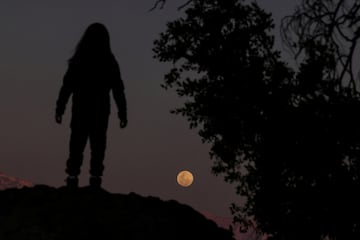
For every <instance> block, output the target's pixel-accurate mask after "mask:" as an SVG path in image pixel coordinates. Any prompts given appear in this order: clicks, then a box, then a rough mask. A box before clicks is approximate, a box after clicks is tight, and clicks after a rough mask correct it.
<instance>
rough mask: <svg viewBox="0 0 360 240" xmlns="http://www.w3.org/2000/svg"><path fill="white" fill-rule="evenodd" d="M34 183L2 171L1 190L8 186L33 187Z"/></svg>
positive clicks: (0, 178)
mask: <svg viewBox="0 0 360 240" xmlns="http://www.w3.org/2000/svg"><path fill="white" fill-rule="evenodd" d="M32 186H33V184H32V183H31V182H29V181H26V180H22V179H19V178H16V177H11V176H7V175H5V174H4V173H1V172H0V190H4V189H8V188H22V187H32Z"/></svg>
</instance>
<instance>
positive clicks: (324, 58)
mask: <svg viewBox="0 0 360 240" xmlns="http://www.w3.org/2000/svg"><path fill="white" fill-rule="evenodd" d="M305 2H307V1H305ZM314 2H319V1H314ZM329 2H331V1H324V3H328V4H330V3H329ZM329 6H330V5H329ZM184 12H185V15H184V17H181V18H179V19H177V20H175V21H173V22H169V23H168V25H167V30H166V31H165V32H163V33H161V34H160V37H159V39H157V40H156V41H155V43H154V45H155V47H154V53H155V57H156V58H157V59H159V60H160V61H163V62H170V63H172V64H173V66H172V68H171V69H170V71H169V72H168V74H166V75H165V81H164V84H163V87H164V88H165V89H174V90H176V92H177V93H178V95H179V96H181V97H183V98H185V99H186V102H185V104H184V105H183V106H182V107H180V108H177V109H175V110H174V111H173V113H175V114H181V115H183V116H184V117H186V118H187V119H188V121H189V124H190V127H191V128H197V129H198V130H199V135H200V136H201V138H202V140H203V141H204V142H207V143H210V144H211V150H210V155H211V157H212V158H213V160H214V164H213V168H212V170H213V173H214V174H216V175H218V174H222V175H223V176H224V179H225V181H227V182H230V183H233V184H235V186H236V191H237V193H238V194H239V195H241V196H244V197H246V202H245V204H243V205H240V204H233V205H232V207H231V209H232V211H233V214H234V219H235V221H239V222H240V223H241V224H242V226H244V227H245V228H246V227H248V226H250V225H253V223H254V222H255V223H256V228H257V229H258V230H259V231H260V232H262V233H267V234H270V235H271V236H272V238H273V239H323V238H324V237H326V236H327V237H330V238H334V239H335V238H336V239H356V238H358V237H359V236H360V207H359V206H358V204H357V203H358V202H359V201H360V198H359V197H357V195H356V194H355V191H356V190H357V189H359V187H360V178H359V177H360V175H359V174H360V171H359V170H360V166H359V156H360V127H358V125H359V124H358V123H359V122H360V111H358V109H360V99H359V95H358V93H357V92H356V91H354V87H351V86H354V85H344V84H339V81H340V77H341V71H342V70H341V69H340V68H338V67H337V66H338V64H339V61H340V60H339V55H338V51H337V48H336V46H335V45H334V44H331V43H329V41H323V40H311V41H310V40H309V41H308V40H304V41H303V40H301V38H302V36H300V35H299V36H297V35H295V38H294V39H293V41H294V43H296V44H298V45H294V44H292V45H294V46H295V47H297V46H300V48H296V49H295V48H294V50H295V51H298V52H299V51H303V50H304V52H303V58H302V60H301V62H300V67H299V70H298V71H297V72H295V71H294V70H292V69H291V68H289V67H288V66H287V64H286V63H284V62H283V61H282V60H281V59H280V54H279V52H278V51H276V50H274V49H273V44H274V38H273V36H272V35H271V31H272V29H273V27H274V25H273V22H272V18H271V15H270V14H268V13H266V12H265V11H264V10H262V9H261V8H260V7H259V6H258V5H257V4H256V3H250V4H247V3H246V2H245V1H243V0H227V1H220V0H218V1H217V0H192V1H191V3H188V4H187V5H186V7H185V9H184ZM294 19H296V18H294ZM294 21H295V20H294ZM304 21H305V20H304ZM303 23H304V22H301V24H303ZM291 24H294V25H293V26H296V24H295V23H294V22H292V23H291ZM334 24H336V23H334ZM284 26H285V25H284ZM305 26H306V25H305ZM286 27H288V28H289V29H291V27H290V25H286ZM294 29H300V26H298V28H294ZM321 29H322V28H321V27H319V30H318V31H317V32H319V34H323V33H322V32H321V31H320V30H321ZM305 32H306V31H305ZM308 32H309V35H308V38H306V39H310V37H311V36H312V35H311V34H312V32H311V31H310V30H309V31H308ZM325 32H326V31H325ZM289 36H290V35H287V38H288V42H291V41H292V40H291V39H290V37H289ZM316 39H321V38H316ZM325 39H326V38H325ZM339 46H340V45H339ZM341 63H342V62H341V61H340V64H341ZM334 69H335V70H334ZM345 69H346V68H345ZM339 71H340V74H339ZM346 71H347V70H346ZM354 81H355V79H354Z"/></svg>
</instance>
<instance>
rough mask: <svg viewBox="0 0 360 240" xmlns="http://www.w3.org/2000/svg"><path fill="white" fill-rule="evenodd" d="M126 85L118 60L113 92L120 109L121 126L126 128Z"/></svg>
mask: <svg viewBox="0 0 360 240" xmlns="http://www.w3.org/2000/svg"><path fill="white" fill-rule="evenodd" d="M124 90H125V87H124V83H123V81H122V78H121V73H120V68H119V65H118V64H117V62H114V76H113V77H112V94H113V97H114V100H115V103H116V106H117V109H118V117H119V119H120V127H121V128H125V127H126V125H127V106H126V98H125V92H124Z"/></svg>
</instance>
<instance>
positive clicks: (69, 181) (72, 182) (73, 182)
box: [65, 176, 79, 189]
mask: <svg viewBox="0 0 360 240" xmlns="http://www.w3.org/2000/svg"><path fill="white" fill-rule="evenodd" d="M65 182H66V187H68V188H71V189H74V188H78V187H79V179H78V178H77V177H76V176H68V177H67V178H66V180H65Z"/></svg>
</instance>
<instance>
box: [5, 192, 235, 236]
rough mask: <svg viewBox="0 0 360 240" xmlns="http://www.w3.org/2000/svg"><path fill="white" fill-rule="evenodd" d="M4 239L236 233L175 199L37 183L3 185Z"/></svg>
mask: <svg viewBox="0 0 360 240" xmlns="http://www.w3.org/2000/svg"><path fill="white" fill-rule="evenodd" d="M0 239H1V240H10V239H11V240H15V239H21V240H30V239H31V240H32V239H34V240H35V239H36V240H42V239H44V240H45V239H46V240H50V239H51V240H58V239H81V240H82V239H117V240H120V239H122V240H123V239H126V240H128V239H129V240H130V239H131V240H137V239H141V240H143V239H157V240H161V239H167V240H171V239H174V240H176V239H179V240H180V239H181V240H183V239H201V240H203V239H204V240H211V239H217V240H231V239H233V238H232V233H231V232H230V231H228V230H225V229H222V228H219V227H218V226H217V225H216V224H215V223H214V222H213V221H211V220H208V219H206V218H205V217H204V216H203V215H202V214H200V213H198V212H197V211H195V210H194V209H192V208H191V207H189V206H187V205H184V204H180V203H178V202H177V201H174V200H170V201H163V200H161V199H159V198H157V197H143V196H140V195H137V194H135V193H130V194H128V195H126V194H114V193H109V192H107V191H105V190H103V189H100V190H95V189H91V188H89V187H84V188H79V189H76V190H71V189H67V188H65V187H61V188H52V187H48V186H45V185H36V186H35V187H32V188H28V187H24V188H22V189H15V188H13V189H6V190H3V191H0Z"/></svg>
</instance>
